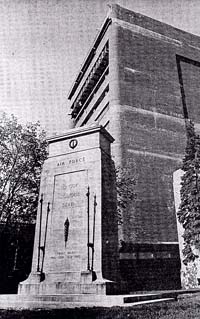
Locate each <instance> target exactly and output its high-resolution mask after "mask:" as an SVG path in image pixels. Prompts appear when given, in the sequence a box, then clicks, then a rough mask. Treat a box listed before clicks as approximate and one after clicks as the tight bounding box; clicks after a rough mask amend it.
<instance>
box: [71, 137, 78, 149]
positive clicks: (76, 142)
mask: <svg viewBox="0 0 200 319" xmlns="http://www.w3.org/2000/svg"><path fill="white" fill-rule="evenodd" d="M77 144H78V141H77V140H75V139H74V140H71V141H70V142H69V147H70V148H72V149H74V148H75V147H76V146H77Z"/></svg>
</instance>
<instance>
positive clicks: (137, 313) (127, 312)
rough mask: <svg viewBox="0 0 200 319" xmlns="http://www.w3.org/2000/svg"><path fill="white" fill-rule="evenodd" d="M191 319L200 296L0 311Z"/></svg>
mask: <svg viewBox="0 0 200 319" xmlns="http://www.w3.org/2000/svg"><path fill="white" fill-rule="evenodd" d="M158 318H159V319H183V318H184V319H191V318H195V319H196V318H200V296H199V297H195V298H186V299H185V298H184V299H181V300H179V301H178V302H170V303H159V304H149V305H140V306H134V307H133V306H132V307H112V308H95V307H94V308H75V309H52V310H41V309H38V310H18V311H15V310H0V319H158Z"/></svg>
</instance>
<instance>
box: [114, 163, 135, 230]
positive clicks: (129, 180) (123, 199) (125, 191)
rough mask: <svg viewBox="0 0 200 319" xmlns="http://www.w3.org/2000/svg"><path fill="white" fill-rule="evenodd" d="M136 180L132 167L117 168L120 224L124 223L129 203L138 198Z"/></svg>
mask: <svg viewBox="0 0 200 319" xmlns="http://www.w3.org/2000/svg"><path fill="white" fill-rule="evenodd" d="M135 185H136V180H135V178H134V177H133V175H132V173H131V168H130V167H125V168H122V167H117V168H116V191H117V214H118V222H119V224H122V223H123V213H124V212H125V210H126V208H127V207H128V205H129V204H130V203H132V202H134V201H135V200H136V198H137V195H136V192H135Z"/></svg>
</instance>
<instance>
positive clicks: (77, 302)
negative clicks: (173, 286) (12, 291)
mask: <svg viewBox="0 0 200 319" xmlns="http://www.w3.org/2000/svg"><path fill="white" fill-rule="evenodd" d="M176 297H177V296H175V295H171V294H170V295H169V296H167V294H165V296H164V295H161V294H135V295H109V296H108V295H89V294H81V295H74V294H73V295H24V296H23V295H0V309H38V308H43V309H51V308H52V309H61V308H75V307H95V306H96V307H112V306H132V305H139V304H146V303H155V302H162V301H173V300H176Z"/></svg>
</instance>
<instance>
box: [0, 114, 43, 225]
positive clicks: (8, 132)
mask: <svg viewBox="0 0 200 319" xmlns="http://www.w3.org/2000/svg"><path fill="white" fill-rule="evenodd" d="M46 146H47V143H46V141H45V133H44V131H42V130H41V129H40V125H39V123H36V124H27V125H25V126H22V125H21V124H19V123H18V121H17V119H16V118H15V117H14V116H13V115H12V116H11V117H8V116H7V115H6V114H5V113H4V114H3V115H2V117H1V118H0V222H1V223H3V225H5V226H6V225H9V224H11V223H15V222H20V223H31V222H34V221H35V217H36V210H37V202H38V194H39V185H40V174H41V169H42V164H43V162H44V160H45V159H46V157H47V150H46Z"/></svg>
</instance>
